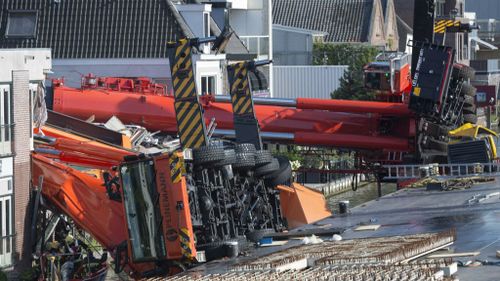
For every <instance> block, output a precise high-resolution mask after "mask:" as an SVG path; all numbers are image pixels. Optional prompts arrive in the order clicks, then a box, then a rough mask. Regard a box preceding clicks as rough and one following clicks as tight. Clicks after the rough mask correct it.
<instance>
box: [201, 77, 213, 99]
mask: <svg viewBox="0 0 500 281" xmlns="http://www.w3.org/2000/svg"><path fill="white" fill-rule="evenodd" d="M215 94H216V93H215V76H202V77H201V95H202V96H205V95H215Z"/></svg>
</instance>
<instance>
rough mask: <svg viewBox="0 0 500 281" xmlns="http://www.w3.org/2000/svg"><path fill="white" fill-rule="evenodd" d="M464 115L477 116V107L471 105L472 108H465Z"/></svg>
mask: <svg viewBox="0 0 500 281" xmlns="http://www.w3.org/2000/svg"><path fill="white" fill-rule="evenodd" d="M462 112H463V114H472V115H476V106H475V105H470V106H465V105H464V108H463V109H462Z"/></svg>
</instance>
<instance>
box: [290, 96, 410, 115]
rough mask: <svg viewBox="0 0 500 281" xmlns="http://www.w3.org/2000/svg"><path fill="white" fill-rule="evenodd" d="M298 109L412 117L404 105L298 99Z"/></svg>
mask: <svg viewBox="0 0 500 281" xmlns="http://www.w3.org/2000/svg"><path fill="white" fill-rule="evenodd" d="M296 102H297V104H296V107H297V108H300V109H319V110H329V111H336V112H351V113H367V112H369V113H379V114H384V115H388V116H411V112H410V110H409V109H408V105H406V104H403V103H390V102H374V101H359V100H356V101H353V100H325V99H312V98H297V100H296Z"/></svg>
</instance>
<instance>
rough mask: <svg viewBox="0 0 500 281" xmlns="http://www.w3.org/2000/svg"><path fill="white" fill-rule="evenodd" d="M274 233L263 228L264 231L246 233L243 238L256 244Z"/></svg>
mask: <svg viewBox="0 0 500 281" xmlns="http://www.w3.org/2000/svg"><path fill="white" fill-rule="evenodd" d="M273 233H276V231H275V230H274V229H272V228H264V229H257V230H253V231H250V232H248V233H247V234H246V235H245V236H246V237H247V239H248V240H250V241H252V242H254V243H257V242H259V241H260V239H262V238H264V237H266V235H268V234H273Z"/></svg>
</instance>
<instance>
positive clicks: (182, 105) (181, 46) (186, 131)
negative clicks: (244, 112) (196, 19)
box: [167, 38, 215, 148]
mask: <svg viewBox="0 0 500 281" xmlns="http://www.w3.org/2000/svg"><path fill="white" fill-rule="evenodd" d="M213 39H215V38H213ZM200 42H202V41H200V40H198V39H196V40H193V39H181V40H179V41H178V42H175V43H169V44H168V49H167V50H168V57H169V61H170V71H171V74H172V85H173V89H174V98H175V102H174V107H175V114H176V119H177V132H178V134H179V139H180V142H181V145H182V147H183V148H198V147H201V146H205V145H207V143H208V138H207V134H206V127H205V120H204V118H203V110H202V107H201V105H200V103H199V100H198V93H197V89H196V82H195V76H194V70H193V61H192V58H191V54H192V49H193V47H197V44H200ZM202 43H205V42H204V41H203V42H202Z"/></svg>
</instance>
